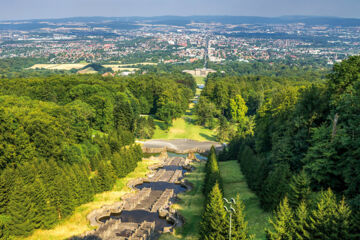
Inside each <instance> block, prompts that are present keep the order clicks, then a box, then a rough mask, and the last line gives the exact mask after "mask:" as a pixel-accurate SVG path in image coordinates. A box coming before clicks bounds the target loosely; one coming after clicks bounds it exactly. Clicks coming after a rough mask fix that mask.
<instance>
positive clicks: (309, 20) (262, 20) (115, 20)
mask: <svg viewBox="0 0 360 240" xmlns="http://www.w3.org/2000/svg"><path fill="white" fill-rule="evenodd" d="M17 22H21V23H22V24H38V26H37V27H40V26H41V27H44V25H46V24H42V22H50V23H54V24H59V23H74V22H78V23H79V22H82V23H87V24H91V23H92V24H99V23H102V24H104V23H105V25H109V27H114V26H115V28H116V27H117V26H118V25H122V27H126V28H127V27H128V26H131V25H135V24H138V23H151V24H165V25H178V26H185V25H187V24H190V23H192V22H199V23H212V22H216V23H222V24H292V23H304V24H306V25H331V26H342V27H353V26H360V18H341V17H326V16H281V17H257V16H156V17H136V16H134V17H101V16H94V17H71V18H58V19H29V20H11V21H0V23H1V24H0V26H1V25H11V24H4V23H17ZM1 28H2V29H3V27H1Z"/></svg>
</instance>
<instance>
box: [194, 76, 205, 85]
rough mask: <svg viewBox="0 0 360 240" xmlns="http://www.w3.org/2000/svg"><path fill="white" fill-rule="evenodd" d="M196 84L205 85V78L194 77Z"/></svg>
mask: <svg viewBox="0 0 360 240" xmlns="http://www.w3.org/2000/svg"><path fill="white" fill-rule="evenodd" d="M194 78H195V81H196V84H205V78H204V77H194Z"/></svg>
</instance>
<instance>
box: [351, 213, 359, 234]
mask: <svg viewBox="0 0 360 240" xmlns="http://www.w3.org/2000/svg"><path fill="white" fill-rule="evenodd" d="M350 229H351V238H352V239H360V210H359V209H356V210H354V211H353V212H352V214H351V225H350Z"/></svg>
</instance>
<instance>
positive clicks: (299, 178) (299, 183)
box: [287, 170, 311, 209]
mask: <svg viewBox="0 0 360 240" xmlns="http://www.w3.org/2000/svg"><path fill="white" fill-rule="evenodd" d="M310 194H311V190H310V179H309V178H308V176H307V175H306V173H305V171H304V170H303V171H301V172H300V173H299V174H298V175H294V176H293V177H292V179H291V182H290V185H289V192H288V195H287V196H288V198H289V205H290V206H291V207H292V208H293V209H296V208H297V207H298V206H299V205H300V203H301V202H302V201H305V202H307V201H308V200H309V196H310Z"/></svg>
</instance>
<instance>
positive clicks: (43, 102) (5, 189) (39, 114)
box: [0, 73, 195, 239]
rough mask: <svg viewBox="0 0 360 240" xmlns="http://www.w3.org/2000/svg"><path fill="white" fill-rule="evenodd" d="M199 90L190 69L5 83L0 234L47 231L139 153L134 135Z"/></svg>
mask: <svg viewBox="0 0 360 240" xmlns="http://www.w3.org/2000/svg"><path fill="white" fill-rule="evenodd" d="M194 92H195V81H194V79H193V78H192V77H191V76H190V75H185V74H180V73H179V74H172V75H170V74H147V75H134V76H129V77H115V78H113V77H101V76H100V75H70V74H65V75H64V74H63V75H59V74H52V75H50V76H40V77H27V78H4V79H2V80H1V81H0V239H9V238H10V237H12V236H27V235H29V234H31V233H32V232H33V230H34V229H39V228H43V229H48V228H51V227H52V226H54V225H55V224H56V223H58V222H59V221H61V220H63V219H64V218H66V217H67V216H69V215H71V214H72V212H73V211H74V209H75V207H76V206H79V205H81V204H83V203H86V202H89V201H91V200H92V199H93V197H94V195H95V194H96V193H100V192H103V191H107V190H110V189H111V188H112V186H113V185H114V182H115V181H116V179H117V178H122V177H124V176H125V175H126V174H128V173H129V172H131V171H133V170H134V169H135V167H136V166H137V162H139V161H140V160H141V159H142V151H141V148H140V146H139V145H136V144H134V139H135V138H150V137H151V136H152V134H153V133H154V127H155V126H154V123H153V118H157V119H161V120H164V121H166V122H169V123H170V122H171V120H172V119H174V118H176V117H178V116H180V115H182V114H183V113H184V112H185V110H186V109H187V107H188V102H189V99H190V98H192V96H193V95H194Z"/></svg>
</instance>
